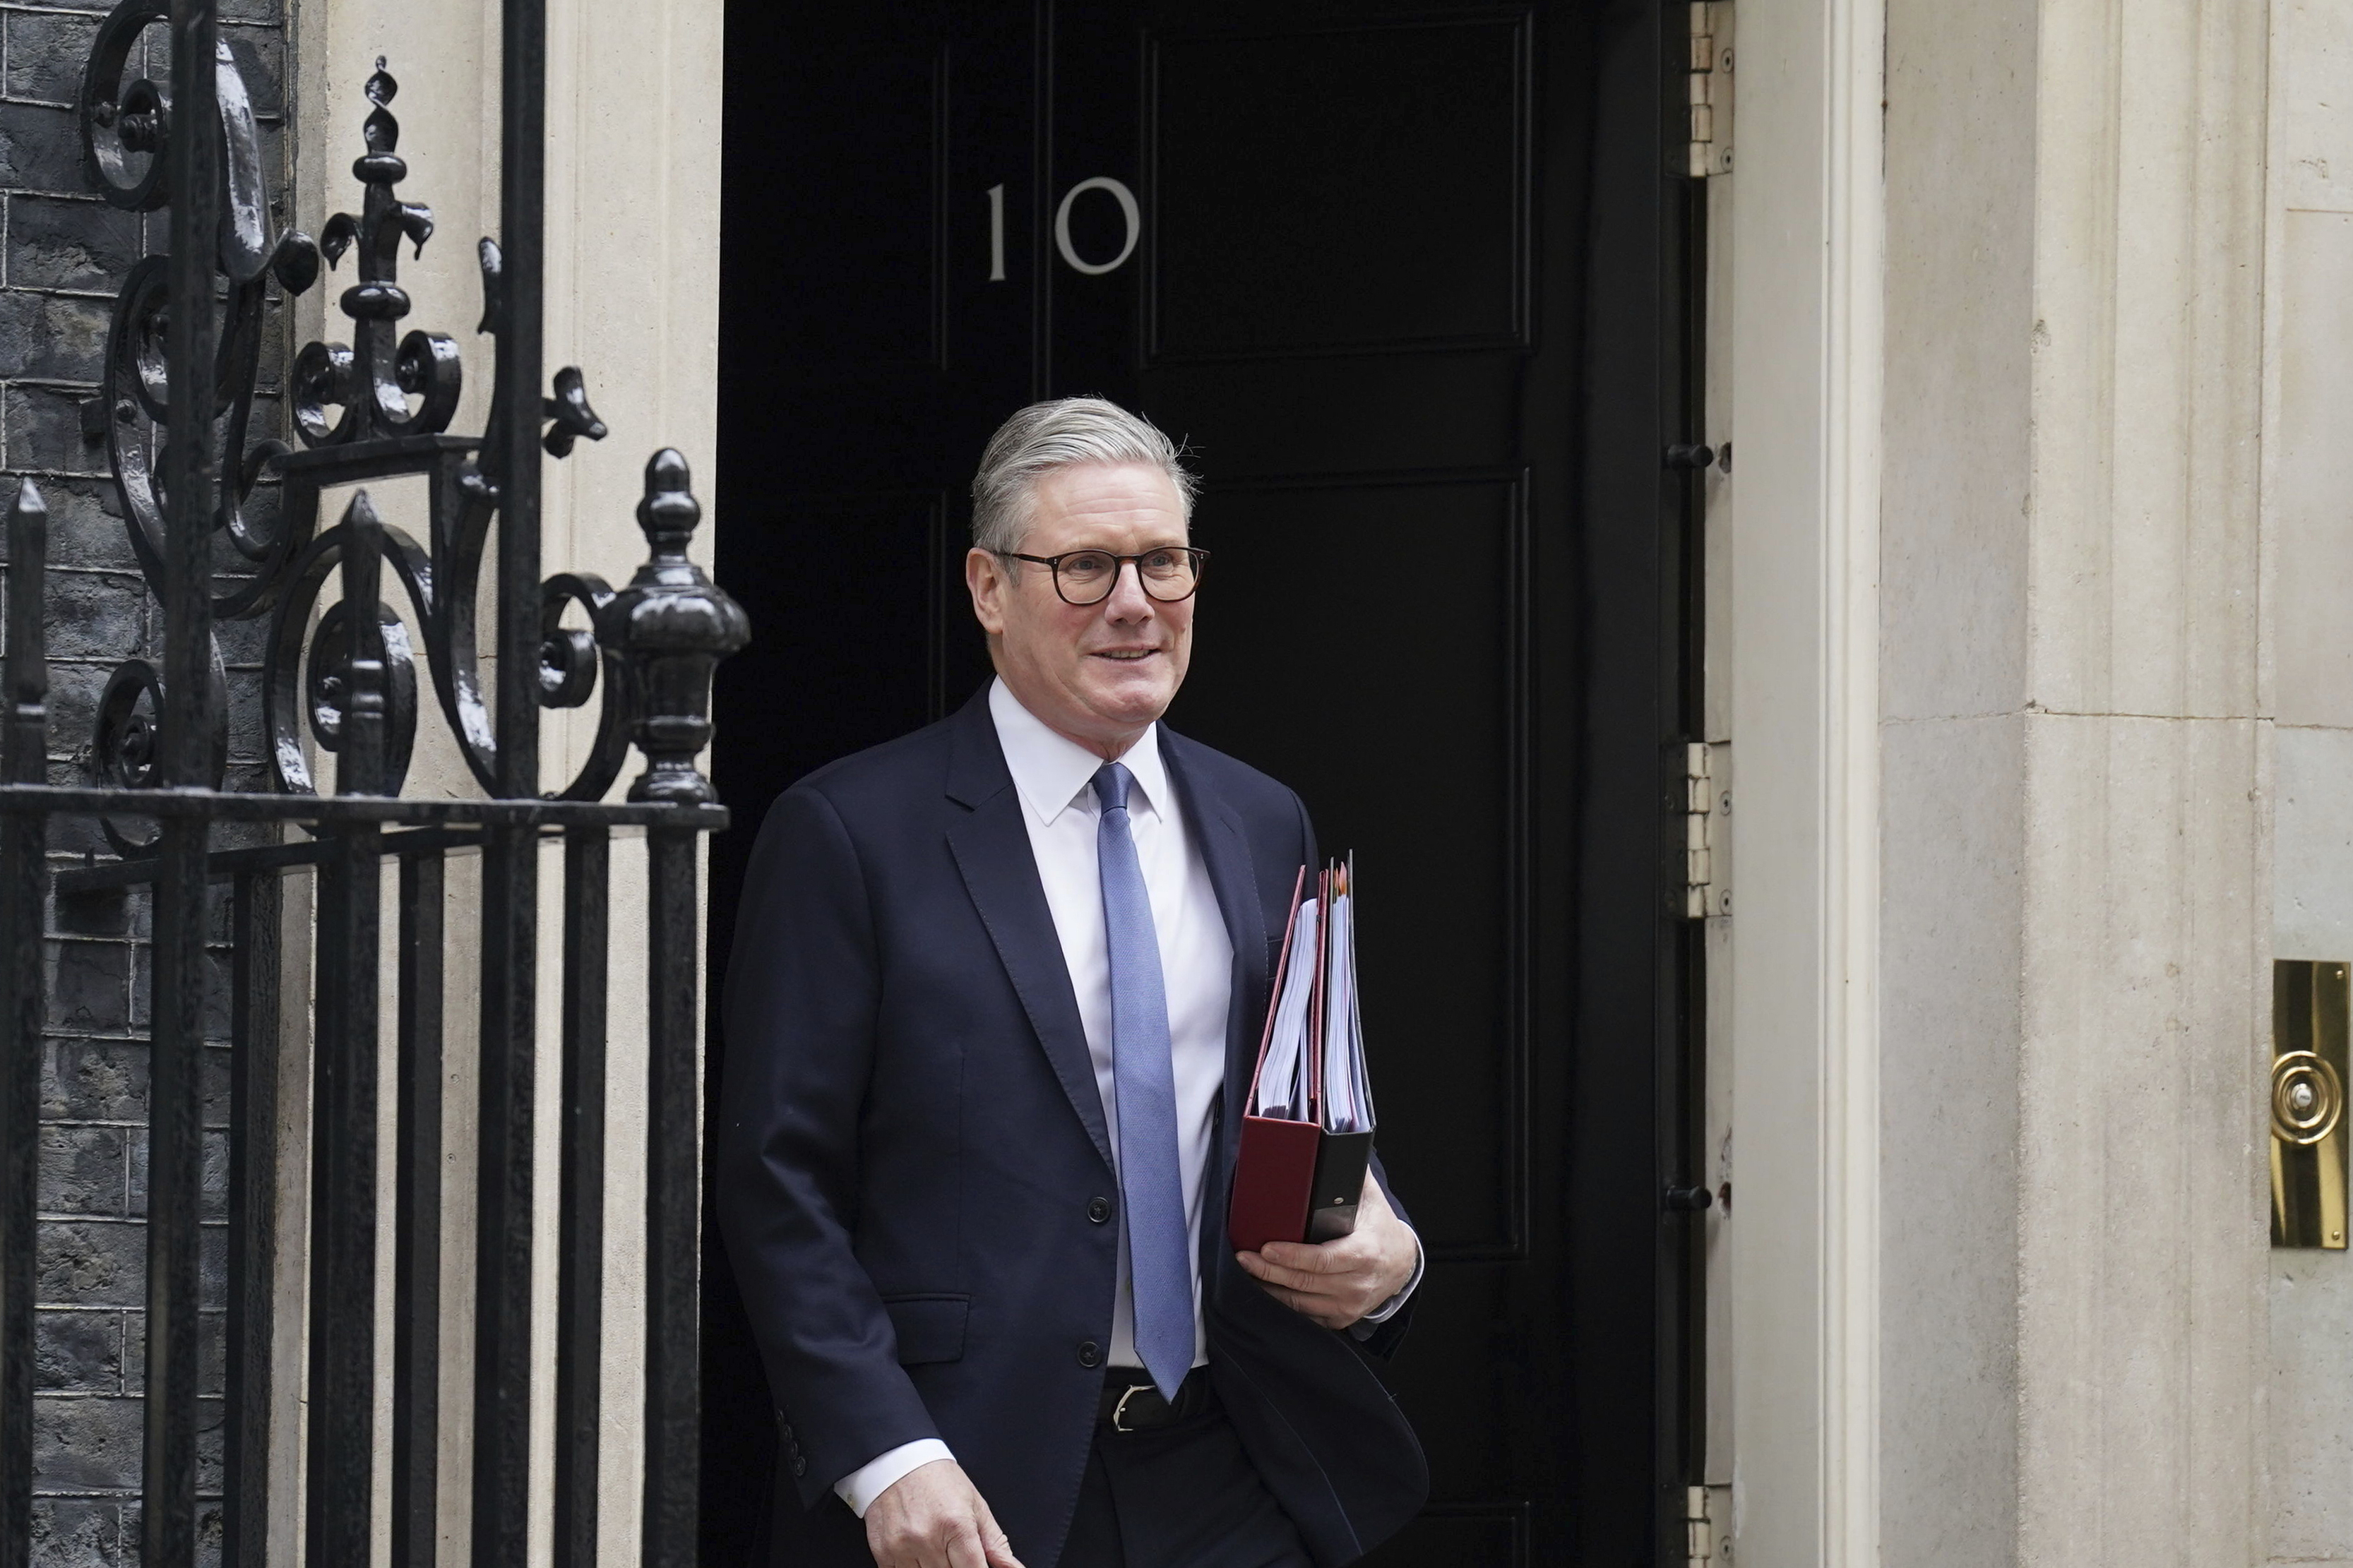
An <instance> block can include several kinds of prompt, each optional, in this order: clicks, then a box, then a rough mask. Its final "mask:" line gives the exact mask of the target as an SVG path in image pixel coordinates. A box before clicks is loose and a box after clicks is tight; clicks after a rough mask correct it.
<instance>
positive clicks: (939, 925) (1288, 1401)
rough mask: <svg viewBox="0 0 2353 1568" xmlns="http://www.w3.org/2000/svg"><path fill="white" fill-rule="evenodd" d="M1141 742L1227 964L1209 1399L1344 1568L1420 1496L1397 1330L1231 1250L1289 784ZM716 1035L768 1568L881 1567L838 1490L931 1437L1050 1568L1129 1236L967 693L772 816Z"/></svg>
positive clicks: (1085, 1438)
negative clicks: (1341, 1316) (1188, 846)
mask: <svg viewBox="0 0 2353 1568" xmlns="http://www.w3.org/2000/svg"><path fill="white" fill-rule="evenodd" d="M1160 743H1161V749H1162V755H1163V757H1164V758H1165V759H1166V763H1167V766H1168V772H1169V775H1170V777H1171V779H1172V780H1173V781H1174V782H1175V785H1176V795H1177V797H1178V804H1179V806H1180V809H1182V810H1183V811H1184V813H1185V819H1186V823H1187V829H1188V831H1189V833H1190V834H1191V836H1192V838H1193V842H1194V843H1196V844H1198V846H1199V847H1200V852H1201V855H1202V858H1203V859H1204V860H1205V861H1206V862H1207V864H1208V872H1209V880H1210V883H1211V885H1212V886H1213V887H1214V888H1215V889H1216V892H1217V899H1218V906H1219V910H1220V911H1221V912H1222V913H1223V915H1224V916H1225V921H1226V930H1227V932H1228V935H1229V937H1230V938H1231V940H1232V943H1233V952H1234V974H1233V997H1234V1004H1233V1008H1232V1019H1231V1023H1230V1025H1229V1040H1228V1046H1227V1066H1226V1086H1227V1087H1226V1089H1225V1092H1224V1095H1223V1099H1222V1100H1221V1105H1220V1113H1219V1148H1218V1150H1217V1152H1216V1157H1215V1161H1214V1163H1213V1165H1212V1167H1211V1169H1212V1172H1213V1178H1212V1179H1213V1182H1214V1184H1213V1185H1212V1186H1211V1187H1210V1190H1209V1192H1208V1195H1207V1212H1206V1214H1205V1216H1204V1220H1203V1225H1202V1230H1203V1238H1202V1242H1203V1245H1202V1252H1203V1269H1202V1281H1203V1290H1202V1294H1203V1300H1204V1306H1205V1312H1206V1316H1207V1320H1208V1345H1209V1370H1210V1376H1211V1378H1212V1379H1213V1381H1214V1383H1215V1384H1216V1387H1217V1390H1218V1393H1219V1396H1220V1398H1221V1401H1222V1403H1223V1404H1224V1406H1225V1409H1226V1412H1227V1415H1228V1416H1229V1419H1230V1420H1231V1421H1232V1423H1233V1425H1234V1426H1235V1428H1236V1430H1237V1431H1238V1432H1239V1434H1240V1437H1241V1440H1242V1443H1243V1445H1244V1447H1245V1448H1246V1449H1247V1450H1248V1452H1249V1454H1250V1458H1251V1459H1252V1461H1253V1462H1254V1463H1255V1464H1256V1466H1257V1468H1258V1470H1259V1472H1260V1474H1261V1476H1262V1477H1263V1478H1264V1479H1265V1481H1266V1484H1267V1486H1268V1488H1269V1489H1271V1491H1272V1492H1273V1494H1274V1496H1275V1497H1276V1498H1277V1500H1280V1501H1281V1503H1282V1506H1283V1508H1284V1509H1285V1510H1287V1511H1288V1512H1289V1513H1290V1515H1291V1517H1292V1519H1293V1521H1296V1523H1297V1524H1298V1527H1299V1531H1300V1533H1301V1535H1302V1537H1303V1539H1304V1540H1305V1542H1306V1543H1307V1545H1308V1548H1309V1550H1310V1551H1311V1552H1313V1553H1314V1556H1315V1559H1316V1561H1317V1562H1318V1563H1322V1564H1337V1563H1346V1562H1349V1561H1352V1560H1353V1559H1355V1558H1356V1557H1358V1556H1360V1555H1362V1554H1363V1553H1364V1552H1366V1551H1369V1550H1370V1549H1371V1548H1372V1547H1373V1546H1374V1545H1375V1544H1377V1542H1380V1541H1381V1540H1382V1539H1384V1538H1385V1537H1387V1536H1388V1535H1389V1534H1391V1533H1392V1532H1394V1531H1396V1530H1397V1529H1398V1527H1399V1526H1400V1525H1402V1524H1403V1523H1404V1522H1405V1521H1407V1520H1409V1519H1410V1518H1412V1517H1413V1515H1414V1513H1415V1512H1416V1511H1417V1510H1419V1508H1420V1506H1421V1502H1422V1500H1423V1497H1424V1495H1425V1494H1426V1492H1427V1490H1428V1482H1429V1476H1428V1471H1427V1469H1426V1468H1425V1467H1424V1464H1423V1461H1422V1455H1421V1449H1420V1446H1419V1444H1418V1443H1417V1442H1416V1441H1415V1438H1414V1436H1413V1432H1412V1429H1411V1428H1410V1427H1409V1426H1408V1425H1407V1424H1406V1420H1405V1417H1404V1416H1403V1415H1401V1414H1400V1413H1399V1412H1398V1408H1397V1406H1396V1405H1395V1404H1394V1403H1393V1402H1392V1401H1391V1400H1390V1398H1389V1395H1388V1391H1387V1390H1386V1389H1384V1388H1383V1387H1382V1385H1381V1384H1380V1381H1379V1380H1378V1379H1377V1377H1376V1376H1375V1375H1374V1373H1373V1370H1372V1367H1371V1366H1370V1365H1369V1364H1367V1360H1366V1358H1367V1357H1368V1356H1382V1355H1386V1354H1387V1353H1388V1352H1389V1351H1390V1350H1391V1349H1393V1348H1394V1346H1395V1344H1396V1342H1397V1341H1398V1339H1399V1338H1400V1337H1401V1336H1402V1334H1403V1331H1404V1326H1405V1323H1404V1321H1405V1319H1406V1318H1407V1317H1408V1316H1409V1311H1410V1305H1409V1307H1408V1308H1407V1310H1401V1311H1400V1312H1399V1313H1398V1316H1397V1317H1395V1318H1393V1319H1391V1320H1390V1321H1389V1322H1388V1323H1387V1324H1384V1325H1382V1328H1381V1330H1380V1331H1378V1332H1377V1333H1376V1334H1374V1335H1373V1336H1372V1337H1371V1338H1370V1339H1369V1340H1367V1341H1366V1342H1362V1343H1359V1342H1357V1341H1356V1340H1355V1339H1354V1338H1353V1337H1352V1336H1350V1335H1347V1334H1344V1333H1335V1332H1333V1331H1329V1330H1326V1329H1321V1328H1318V1327H1316V1326H1315V1325H1314V1323H1312V1322H1310V1321H1308V1320H1307V1319H1305V1318H1303V1317H1301V1316H1300V1315H1299V1314H1297V1313H1295V1312H1293V1311H1292V1310H1290V1309H1289V1308H1286V1307H1284V1306H1282V1305H1281V1304H1280V1303H1278V1302H1276V1301H1275V1300H1273V1299H1272V1298H1271V1297H1270V1296H1268V1295H1267V1294H1266V1293H1265V1291H1264V1290H1262V1289H1261V1288H1260V1287H1259V1285H1258V1284H1257V1282H1256V1281H1254V1280H1253V1279H1250V1276H1248V1275H1247V1274H1245V1273H1243V1272H1242V1271H1241V1269H1240V1267H1239V1266H1238V1265H1237V1264H1236V1263H1235V1262H1234V1260H1233V1254H1232V1250H1231V1248H1230V1247H1229V1246H1228V1245H1227V1243H1226V1240H1225V1235H1224V1232H1225V1223H1224V1222H1225V1212H1226V1199H1227V1193H1228V1189H1229V1183H1230V1181H1231V1178H1232V1172H1233V1151H1234V1147H1235V1139H1236V1135H1237V1133H1238V1132H1239V1130H1240V1117H1241V1110H1242V1099H1243V1096H1242V1093H1241V1090H1240V1086H1242V1085H1243V1084H1245V1083H1246V1082H1247V1081H1248V1079H1249V1076H1250V1071H1251V1070H1252V1067H1253V1065H1254V1062H1255V1058H1256V1054H1257V1049H1258V1022H1259V1020H1260V1019H1261V1018H1262V1017H1263V1016H1264V1011H1265V1007H1266V1000H1267V988H1268V984H1269V979H1268V976H1269V972H1270V970H1271V967H1272V963H1271V960H1272V958H1273V956H1274V953H1275V949H1276V947H1277V945H1278V943H1279V942H1280V941H1281V937H1282V925H1283V921H1284V918H1285V916H1286V915H1287V913H1288V910H1289V906H1290V900H1291V892H1292V884H1293V878H1294V877H1295V876H1296V875H1297V874H1298V871H1299V868H1300V867H1301V866H1303V865H1306V864H1312V863H1313V861H1314V854H1315V845H1314V834H1313V831H1312V829H1311V828H1310V827H1309V826H1308V820H1307V813H1306V811H1305V809H1304V808H1303V806H1302V805H1301V804H1300V801H1299V797H1298V796H1297V795H1293V793H1292V792H1291V791H1290V790H1289V789H1286V788H1285V787H1283V786H1282V784H1277V783H1275V782H1274V781H1273V780H1272V779H1270V778H1268V777H1267V776H1266V775H1264V774H1263V773H1258V772H1256V771H1255V770H1253V769H1251V768H1248V767H1245V766H1243V765H1242V764H1241V763H1237V762H1235V761H1234V760H1233V759H1232V758H1230V757H1227V756H1224V755H1221V754H1220V753H1219V752H1213V751H1211V750H1209V749H1208V747H1206V746H1201V745H1197V744H1195V743H1193V742H1189V741H1187V740H1185V739H1183V738H1182V737H1180V736H1176V735H1173V734H1170V733H1169V732H1168V731H1166V728H1165V727H1164V728H1163V730H1162V731H1161V737H1160ZM725 1025H726V1034H727V1064H726V1073H725V1079H724V1083H723V1093H722V1100H721V1106H720V1127H719V1130H718V1137H717V1141H716V1142H717V1160H718V1167H717V1172H716V1175H717V1186H718V1205H719V1215H720V1223H721V1225H722V1226H723V1230H724V1233H725V1237H726V1242H727V1252H728V1258H729V1260H730V1262H731V1263H732V1264H733V1268H734V1272H735V1278H736V1279H737V1281H738V1282H739V1284H740V1285H741V1287H742V1289H743V1292H744V1305H745V1307H746V1308H747V1309H748V1310H749V1315H750V1318H751V1321H752V1327H753V1331H754V1334H755V1335H756V1337H757V1339H758V1341H759V1345H760V1352H761V1355H762V1357H763V1359H764V1360H765V1363H766V1367H767V1373H768V1384H769V1389H770V1391H771V1393H772V1394H773V1395H774V1401H775V1405H776V1421H777V1432H778V1439H779V1440H778V1445H777V1448H778V1454H779V1459H780V1466H781V1471H782V1473H781V1474H780V1476H779V1478H778V1485H777V1508H776V1533H775V1542H776V1552H775V1561H776V1563H777V1564H778V1565H779V1568H784V1565H791V1568H801V1565H803V1564H827V1565H830V1564H837V1563H838V1564H844V1565H864V1564H869V1563H871V1561H872V1560H871V1557H870V1556H869V1554H868V1553H867V1551H866V1545H865V1533H864V1527H863V1525H861V1524H860V1522H859V1521H857V1520H855V1519H854V1518H852V1517H851V1515H850V1513H849V1510H848V1509H847V1508H845V1507H844V1506H843V1505H842V1504H841V1503H840V1502H839V1500H836V1499H835V1498H834V1497H833V1496H832V1488H833V1484H834V1482H835V1481H837V1480H839V1479H840V1478H841V1477H843V1476H845V1475H848V1474H849V1472H850V1471H852V1470H854V1469H856V1468H859V1467H860V1466H861V1465H863V1464H865V1463H866V1462H867V1461H868V1460H870V1459H872V1458H876V1457H877V1456H878V1455H881V1454H882V1453H884V1452H885V1451H887V1450H889V1449H891V1448H893V1447H898V1446H899V1445H900V1444H902V1443H909V1442H913V1441H914V1440H915V1439H917V1438H921V1437H932V1436H937V1437H941V1438H944V1440H945V1441H946V1443H947V1445H948V1447H950V1448H952V1449H953V1450H954V1451H955V1456H956V1458H957V1459H958V1461H959V1462H961V1463H962V1465H963V1466H964V1468H965V1471H966V1472H967V1473H968V1474H969V1475H970V1476H971V1477H972V1479H973V1481H974V1484H975V1485H976V1486H977V1487H978V1488H979V1489H980V1492H981V1495H982V1496H983V1497H985V1498H986V1499H987V1500H988V1504H989V1507H990V1509H991V1510H993V1511H994V1512H995V1514H996V1516H997V1522H998V1523H999V1524H1000V1525H1001V1526H1002V1527H1003V1528H1004V1530H1005V1531H1006V1532H1007V1534H1008V1536H1010V1537H1011V1539H1012V1543H1013V1550H1014V1552H1016V1553H1017V1554H1018V1556H1020V1557H1021V1559H1022V1560H1023V1561H1024V1562H1025V1563H1029V1568H1050V1564H1052V1563H1054V1562H1055V1560H1056V1559H1057V1558H1058V1557H1059V1556H1060V1551H1061V1545H1062V1541H1063V1537H1064V1535H1065V1533H1066V1532H1067V1531H1068V1529H1069V1526H1070V1522H1071V1514H1072V1511H1073V1510H1074V1508H1075V1506H1076V1503H1077V1500H1078V1493H1079V1481H1080V1477H1081V1474H1082V1471H1083V1469H1084V1468H1085V1465H1086V1461H1087V1453H1088V1448H1089V1445H1090V1444H1091V1443H1092V1439H1093V1428H1094V1423H1095V1407H1096V1399H1097V1396H1098V1395H1099V1394H1100V1392H1101V1390H1102V1388H1103V1370H1102V1366H1101V1355H1102V1352H1103V1350H1105V1349H1107V1348H1108V1347H1109V1345H1110V1343H1111V1326H1112V1296H1113V1278H1114V1268H1115V1263H1116V1258H1117V1247H1118V1246H1119V1226H1117V1225H1116V1224H1115V1223H1114V1224H1099V1223H1096V1222H1095V1221H1094V1220H1092V1218H1091V1217H1090V1216H1089V1213H1088V1209H1089V1205H1090V1204H1091V1203H1092V1200H1094V1199H1096V1198H1098V1197H1101V1198H1107V1199H1115V1198H1116V1196H1117V1194H1118V1190H1119V1189H1118V1183H1117V1178H1116V1177H1115V1176H1114V1175H1113V1168H1112V1161H1111V1149H1110V1142H1109V1139H1108V1135H1107V1131H1106V1127H1105V1124H1104V1119H1103V1103H1102V1097H1101V1095H1100V1094H1099V1093H1098V1091H1097V1089H1096V1087H1095V1076H1094V1067H1093V1063H1092V1060H1091V1058H1089V1056H1088V1052H1087V1042H1086V1036H1085V1034H1084V1032H1083V1030H1082V1027H1081V1025H1080V1021H1079V1010H1078V1003H1077V1000H1076V998H1075V996H1074V994H1073V993H1072V991H1071V980H1070V974H1069V971H1068V970H1067V968H1066V967H1065V965H1064V963H1063V958H1062V947H1061V942H1060V939H1059V938H1058V937H1057V935H1056V933H1055V931H1054V922H1053V917H1052V915H1051V913H1050V911H1049V910H1048V908H1047V904H1046V896H1045V891H1044V889H1043V887H1042V886H1041V884H1040V883H1039V877H1038V869H1037V863H1036V861H1035V859H1034V858H1032V856H1031V854H1030V850H1029V832H1028V829H1027V828H1026V827H1025V826H1023V823H1022V819H1021V805H1020V800H1019V797H1018V795H1017V793H1016V792H1015V790H1014V787H1013V780H1012V776H1011V774H1010V773H1008V771H1007V769H1006V765H1005V758H1004V753H1003V752H1002V750H1001V749H1000V748H999V746H998V744H997V729H996V725H995V723H994V722H993V721H992V720H991V719H990V717H989V713H988V705H987V693H986V692H985V691H984V692H983V694H982V695H981V696H980V697H977V698H976V699H974V700H972V701H971V702H970V703H968V704H966V705H965V707H964V708H963V709H962V710H960V711H958V712H957V713H955V714H954V715H953V716H951V717H950V718H948V719H946V720H944V721H941V722H939V723H937V724H934V725H932V726H931V727H929V728H928V729H924V730H921V731H917V732H915V733H914V734H912V735H908V736H905V737H903V738H902V739H900V740H898V741H894V742H891V743H890V744H888V745H883V746H878V747H876V748H874V749H873V750H871V751H868V752H860V753H859V754H858V755H856V756H853V757H849V758H846V759H844V760H843V761H840V762H838V763H833V764H831V765H830V766H828V767H826V768H824V769H821V770H820V771H818V772H817V773H812V774H810V775H809V776H808V777H807V778H806V779H804V780H802V781H801V782H800V783H799V784H796V785H795V786H794V787H793V788H792V789H791V790H790V791H788V792H786V794H785V795H783V796H782V797H780V798H779V799H778V800H777V802H776V805H775V806H774V807H773V808H772V809H771V810H770V811H769V813H768V817H767V820H766V822H765V825H764V826H762V827H761V830H760V837H759V842H758V844H757V846H756V847H754V850H753V855H752V863H751V868H750V871H749V874H748V876H747V878H746V879H745V883H744V900H743V906H742V913H741V915H740V916H739V918H738V921H737V924H736V928H735V945H734V950H733V956H732V957H731V958H730V960H729V963H728V969H727V991H726V998H725ZM1383 1180H1384V1184H1385V1185H1386V1178H1385V1177H1384V1178H1383ZM1112 1206H1113V1212H1114V1213H1115V1212H1116V1207H1117V1205H1116V1204H1115V1203H1114V1204H1113V1205H1112ZM1400 1212H1401V1211H1400ZM796 1500H797V1502H798V1503H799V1504H800V1505H801V1506H799V1507H794V1506H791V1504H792V1502H794V1501H796ZM1073 1568H1080V1565H1073Z"/></svg>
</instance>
